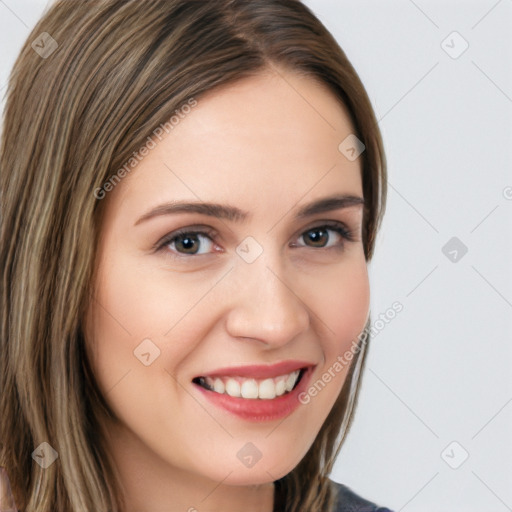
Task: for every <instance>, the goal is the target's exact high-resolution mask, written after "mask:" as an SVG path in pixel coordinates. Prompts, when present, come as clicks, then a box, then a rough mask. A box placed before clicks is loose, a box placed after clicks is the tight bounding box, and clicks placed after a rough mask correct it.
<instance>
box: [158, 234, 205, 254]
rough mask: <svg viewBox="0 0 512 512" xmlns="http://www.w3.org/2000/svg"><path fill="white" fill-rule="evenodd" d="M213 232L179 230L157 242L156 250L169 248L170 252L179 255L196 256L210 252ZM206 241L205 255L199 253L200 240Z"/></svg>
mask: <svg viewBox="0 0 512 512" xmlns="http://www.w3.org/2000/svg"><path fill="white" fill-rule="evenodd" d="M212 236H214V235H213V232H211V231H195V230H180V231H177V232H174V233H171V234H170V235H167V236H166V237H164V239H163V240H162V241H161V242H159V244H158V246H157V250H160V249H163V248H169V249H170V250H171V251H172V252H177V253H178V254H180V255H191V256H197V255H201V254H207V253H208V252H211V246H212V245H213V240H212ZM201 239H206V240H207V243H206V253H204V252H203V253H201V252H199V246H200V245H201V244H200V240H201Z"/></svg>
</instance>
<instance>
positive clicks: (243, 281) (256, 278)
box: [226, 253, 310, 348]
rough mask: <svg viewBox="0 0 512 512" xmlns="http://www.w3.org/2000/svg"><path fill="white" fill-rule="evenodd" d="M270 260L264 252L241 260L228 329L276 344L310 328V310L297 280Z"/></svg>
mask: <svg viewBox="0 0 512 512" xmlns="http://www.w3.org/2000/svg"><path fill="white" fill-rule="evenodd" d="M264 254H265V253H264ZM269 263H270V261H269V258H264V257H263V255H262V256H261V257H260V258H258V259H257V260H256V261H254V262H253V263H250V264H248V263H245V262H240V265H238V266H237V268H235V269H234V274H235V275H233V276H232V277H233V278H235V283H234V285H233V286H234V292H233V293H232V295H231V300H230V304H231V307H230V309H229V311H228V314H227V321H226V329H227V331H228V333H229V334H230V335H231V336H233V337H235V338H251V339H255V340H258V341H260V342H261V343H263V344H265V345H267V346H268V348H276V347H279V346H282V345H285V344H286V343H288V342H290V341H291V340H293V339H294V338H296V337H297V336H298V335H299V334H300V333H302V332H304V331H306V330H307V329H308V328H309V324H310V314H309V311H308V308H307V306H306V305H305V303H304V302H303V297H301V296H300V293H299V290H297V289H295V288H294V283H293V282H289V281H290V279H284V277H283V275H284V272H283V271H276V270H274V269H276V268H279V267H277V266H276V265H275V264H272V266H270V265H269ZM273 263H275V260H273Z"/></svg>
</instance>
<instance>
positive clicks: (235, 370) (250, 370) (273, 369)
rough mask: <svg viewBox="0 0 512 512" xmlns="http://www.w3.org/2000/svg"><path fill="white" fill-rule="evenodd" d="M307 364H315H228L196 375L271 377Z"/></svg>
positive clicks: (295, 362)
mask: <svg viewBox="0 0 512 512" xmlns="http://www.w3.org/2000/svg"><path fill="white" fill-rule="evenodd" d="M308 366H315V364H314V363H310V362H308V361H297V360H294V361H292V360H289V361H281V362H279V363H275V364H271V365H269V364H267V365H255V364H251V365H243V366H230V367H229V368H228V367H226V368H218V369H216V370H213V371H211V372H208V373H204V374H202V375H198V377H252V378H254V379H271V378H273V377H278V376H279V375H286V374H287V373H292V372H294V371H295V370H300V369H302V368H306V367H308Z"/></svg>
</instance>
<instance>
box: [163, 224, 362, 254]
mask: <svg viewBox="0 0 512 512" xmlns="http://www.w3.org/2000/svg"><path fill="white" fill-rule="evenodd" d="M324 228H327V230H329V231H334V232H336V233H338V234H339V235H340V236H341V238H343V239H344V240H345V241H346V242H354V241H356V238H355V237H354V233H353V232H352V231H351V230H350V229H347V227H346V226H345V224H343V223H341V222H333V221H331V222H324V224H321V225H318V226H313V227H311V228H309V229H307V230H306V231H303V232H302V233H301V234H300V236H299V238H300V237H302V236H304V235H305V234H306V233H309V232H310V231H317V230H324ZM215 234H216V232H215V231H214V230H212V229H198V230H195V229H193V228H183V229H179V230H177V231H174V232H172V233H169V234H168V235H166V236H164V238H162V239H161V240H160V241H159V242H157V243H156V244H155V246H154V251H155V252H160V251H163V250H165V249H167V248H168V246H169V245H170V244H171V243H173V242H175V241H176V240H177V239H179V238H180V237H182V236H183V235H193V236H195V235H201V236H204V237H207V238H209V239H210V240H211V241H212V242H213V241H214V240H213V237H215ZM329 241H330V240H329ZM344 245H345V244H344V242H341V243H340V244H338V245H336V246H332V247H312V246H307V245H300V246H295V247H306V248H308V247H309V248H310V249H324V250H329V249H342V248H343V247H344ZM173 252H174V251H173ZM193 256H195V257H197V256H206V254H186V253H179V252H176V253H175V254H173V255H172V257H175V258H187V257H193Z"/></svg>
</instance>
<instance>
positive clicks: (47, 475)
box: [0, 0, 386, 512]
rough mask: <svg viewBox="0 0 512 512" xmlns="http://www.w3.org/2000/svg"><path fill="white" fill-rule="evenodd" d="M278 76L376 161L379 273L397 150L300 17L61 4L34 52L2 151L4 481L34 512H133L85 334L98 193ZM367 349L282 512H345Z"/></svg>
mask: <svg viewBox="0 0 512 512" xmlns="http://www.w3.org/2000/svg"><path fill="white" fill-rule="evenodd" d="M34 43H35V44H34ZM275 66H278V67H280V68H282V69H289V70H292V71H295V72H298V73H301V74H303V75H304V76H307V77H310V78H312V79H314V80H317V81H318V82H320V83H322V84H324V85H326V86H327V87H328V88H329V89H330V91H332V93H333V94H334V95H335V96H336V97H337V98H338V99H339V101H340V102H341V103H342V104H343V105H345V107H346V108H347V111H348V113H349V115H350V117H351V121H352V123H353V126H354V129H355V133H356V134H357V137H358V138H359V139H360V140H361V141H362V142H363V143H364V145H365V151H364V152H363V153H362V155H361V156H360V158H361V161H362V184H363V194H364V199H365V210H364V217H363V244H364V252H365V257H366V259H367V260H370V259H371V257H372V254H373V248H374V243H375V237H376V233H377V230H378V228H379V225H380V222H381V218H382V215H383V213H384V207H385V198H386V164H385V156H384V151H383V144H382V139H381V134H380V132H379V128H378V125H377V121H376V119H375V115H374V112H373V109H372V106H371V104H370V101H369V98H368V96H367V94H366V92H365V89H364V87H363V85H362V83H361V81H360V79H359V77H358V75H357V73H356V71H355V70H354V68H353V67H352V65H351V64H350V62H349V61H348V60H347V58H346V56H345V54H344V52H343V51H342V50H341V48H340V47H339V46H338V44H337V43H336V41H335V40H334V38H333V37H332V35H331V34H330V33H329V32H328V31H327V29H326V28H325V27H324V26H323V25H322V23H321V22H320V21H319V20H318V19H317V18H316V17H315V16H314V15H313V14H312V12H311V11H310V10H309V9H308V8H307V7H306V6H305V5H303V4H302V3H301V2H300V1H298V0H211V1H206V0H144V1H140V0H82V1H77V0H58V1H57V2H55V3H54V4H53V5H52V6H51V7H50V8H49V9H48V11H47V12H46V13H45V14H44V15H43V17H42V18H41V20H40V21H39V22H38V24H37V25H36V26H35V28H34V29H33V30H32V32H31V34H30V36H29V37H28V39H27V41H26V42H25V44H24V46H23V48H22V50H21V52H20V54H19V56H18V58H17V60H16V62H15V65H14V67H13V70H12V73H11V76H10V81H9V84H8V89H7V98H6V106H5V112H4V127H3V128H4V129H3V134H2V141H1V148H0V171H1V181H0V187H1V188H0V193H1V196H2V203H3V211H2V226H1V232H0V237H1V247H0V269H1V272H2V285H1V286H2V288H1V297H2V300H1V338H0V350H1V354H2V357H1V358H0V385H1V396H0V442H1V446H0V466H4V467H5V468H6V469H7V473H8V475H9V478H10V481H11V486H12V489H13V493H14V497H15V499H16V502H17V505H18V507H19V508H20V509H21V510H23V511H24V512H48V511H52V512H55V511H57V512H64V511H65V512H119V511H122V510H123V508H122V507H123V502H122V497H121V496H120V491H119V487H118V482H117V480H116V469H115V467H114V465H113V462H112V461H111V460H110V459H109V458H108V456H107V455H106V454H107V450H106V447H105V446H104V444H103V440H102V439H99V438H96V437H95V435H96V434H97V433H98V432H99V428H98V427H99V421H100V418H101V415H102V414H110V411H109V408H108V406H107V405H106V403H105V401H104V399H103V398H102V396H101V393H100V392H99V390H98V388H97V385H96V383H95V382H94V379H93V378H92V373H91V369H90V366H89V362H88V359H87V355H86V351H85V340H84V336H83V330H82V322H83V317H84V312H85V311H86V306H87V304H88V301H89V300H91V283H92V276H93V270H94V265H95V254H96V247H97V241H98V234H99V230H100V225H101V211H102V208H101V206H102V203H104V201H101V200H98V197H97V194H96V193H95V191H97V190H98V189H99V188H101V187H102V186H103V185H104V184H105V183H106V182H107V181H108V180H109V178H110V177H111V176H112V175H113V173H114V172H115V171H116V170H118V169H120V168H121V167H122V166H123V164H124V163H125V162H127V161H128V160H129V159H130V157H131V156H132V154H133V153H134V151H137V150H138V149H139V148H141V147H142V146H143V144H144V143H145V142H146V139H147V137H148V136H149V135H150V134H151V133H152V132H153V130H155V128H156V127H158V126H159V125H161V124H162V123H165V122H166V121H168V120H169V118H170V117H171V116H172V115H173V113H174V112H175V111H176V110H178V109H179V108H180V107H181V106H182V105H184V104H186V103H187V101H188V100H190V98H195V99H196V100H197V99H200V97H201V95H202V94H204V93H207V92H209V91H212V90H213V89H216V88H219V87H222V86H223V85H225V84H228V83H233V82H235V81H237V80H240V79H242V78H244V77H248V76H251V75H254V74H257V73H260V72H261V71H263V70H265V69H268V68H269V67H270V68H273V67H275ZM340 142H341V141H340ZM367 342H368V338H367V337H363V338H360V340H359V344H360V350H359V351H358V352H357V354H356V356H355V357H354V360H353V363H352V365H351V368H350V370H349V373H348V375H347V378H346V381H345V384H344V386H343V389H342V391H341V393H340V395H339V397H338V399H337V401H336V403H335V405H334V407H333V409H332V410H331V412H330V414H329V416H328V418H327V420H326V421H325V423H324V425H323V426H322V428H321V430H320V432H319V434H318V436H317V437H316V439H315V441H314V443H313V445H312V446H311V448H310V450H309V451H308V452H307V454H306V455H305V457H304V458H303V459H302V461H301V462H300V463H299V465H298V466H297V467H296V468H294V469H293V470H292V471H291V472H290V473H289V474H287V475H286V476H284V477H283V478H281V479H280V480H278V481H277V482H276V483H275V484H276V486H275V503H276V505H275V507H276V510H278V509H279V510H281V511H286V512H298V511H299V510H300V511H302V512H304V511H307V512H320V511H323V510H326V507H328V506H330V504H332V499H333V496H332V491H331V489H330V487H329V480H328V475H329V473H330V471H331V470H332V466H333V463H334V460H335V457H336V455H337V453H338V451H339V449H340V447H341V445H342V443H343V441H344V439H345V436H346V434H347V432H348V430H349V428H350V424H351V419H352V416H353V410H354V405H355V402H356V398H357V396H358V390H359V386H360V375H361V372H362V369H363V366H364V361H365V354H366V348H367ZM42 442H48V443H49V444H50V445H51V446H52V447H53V448H55V450H56V451H57V452H58V454H59V460H58V463H54V464H52V465H51V466H50V467H48V468H47V469H43V468H42V467H41V466H40V465H39V464H37V463H36V462H34V460H32V456H31V455H32V452H33V451H34V449H35V448H36V447H37V446H39V445H40V444H41V443H42Z"/></svg>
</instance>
